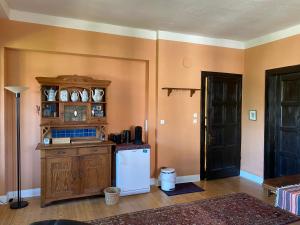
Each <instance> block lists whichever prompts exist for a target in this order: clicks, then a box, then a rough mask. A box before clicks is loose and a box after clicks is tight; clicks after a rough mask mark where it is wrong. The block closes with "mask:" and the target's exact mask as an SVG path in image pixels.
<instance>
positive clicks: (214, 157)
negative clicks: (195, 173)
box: [200, 72, 242, 179]
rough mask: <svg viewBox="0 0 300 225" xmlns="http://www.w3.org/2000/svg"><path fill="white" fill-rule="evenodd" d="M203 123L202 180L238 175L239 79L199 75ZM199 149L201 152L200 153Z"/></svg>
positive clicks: (235, 75)
mask: <svg viewBox="0 0 300 225" xmlns="http://www.w3.org/2000/svg"><path fill="white" fill-rule="evenodd" d="M202 76H203V77H202V82H204V83H202V97H203V98H202V101H203V100H204V104H202V106H203V107H204V109H205V110H204V112H203V113H204V120H202V121H203V123H202V127H203V129H202V133H204V135H203V136H202V137H203V138H202V139H201V146H202V148H201V149H203V150H204V154H201V155H202V157H201V158H203V156H204V158H205V161H204V162H203V160H202V162H201V164H202V167H201V168H202V172H201V173H200V174H201V177H202V179H203V178H206V179H216V178H223V177H230V176H238V175H239V174H240V159H241V90H242V76H241V75H237V74H224V73H215V72H203V73H202ZM203 139H204V140H203ZM203 150H202V151H203ZM203 171H204V173H203Z"/></svg>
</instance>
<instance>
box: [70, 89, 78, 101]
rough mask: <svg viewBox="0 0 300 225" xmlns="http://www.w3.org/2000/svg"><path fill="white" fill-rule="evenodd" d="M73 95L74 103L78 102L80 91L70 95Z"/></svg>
mask: <svg viewBox="0 0 300 225" xmlns="http://www.w3.org/2000/svg"><path fill="white" fill-rule="evenodd" d="M70 95H71V100H72V102H77V101H78V99H79V94H78V91H72V93H70Z"/></svg>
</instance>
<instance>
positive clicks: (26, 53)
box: [0, 20, 247, 195]
mask: <svg viewBox="0 0 300 225" xmlns="http://www.w3.org/2000/svg"><path fill="white" fill-rule="evenodd" d="M0 34H1V35H0V53H1V54H0V90H1V91H0V104H1V105H0V195H2V194H4V193H5V192H7V191H11V190H12V189H13V186H14V180H13V179H10V177H12V175H13V173H14V170H13V166H14V158H15V157H14V155H13V154H12V152H11V149H12V147H13V143H14V142H13V138H12V137H13V136H14V130H13V129H12V127H13V116H14V115H13V114H12V113H11V112H13V111H14V108H13V107H14V106H13V104H11V103H12V102H13V96H12V95H11V94H9V93H7V92H5V93H4V91H3V87H4V85H7V84H13V83H19V84H25V85H29V86H30V91H27V93H24V96H23V97H24V98H22V101H23V102H22V110H23V112H24V114H23V116H26V117H28V118H30V119H29V120H28V121H25V120H24V119H23V122H22V127H23V128H24V129H27V128H29V127H32V128H31V130H32V132H31V136H28V135H27V136H26V135H24V137H23V138H25V139H24V140H23V141H24V142H23V143H24V149H25V150H24V155H23V157H24V160H23V163H24V166H25V167H26V168H24V176H23V177H24V188H34V187H39V163H40V162H39V155H38V153H36V152H34V146H35V144H36V143H37V142H38V132H39V130H38V123H39V121H38V120H39V117H38V115H37V113H36V111H35V105H36V104H37V103H38V95H39V90H38V86H37V84H36V83H35V81H34V77H35V76H54V75H57V74H73V73H77V74H80V75H85V74H87V75H92V76H95V77H96V78H100V77H101V78H102V77H103V78H104V79H105V78H108V79H112V81H113V82H112V88H114V90H116V89H120V91H112V92H111V95H112V97H113V96H114V98H116V99H118V97H120V96H122V94H121V93H124V92H128V93H127V94H128V95H129V96H133V95H135V94H138V96H139V98H138V101H139V102H140V103H139V104H138V107H137V108H135V106H134V105H133V103H132V102H131V103H130V102H129V103H128V104H130V107H128V108H127V111H126V112H125V114H126V117H130V118H131V122H137V123H140V122H141V121H142V120H143V119H144V118H142V116H137V117H136V116H133V113H134V111H135V110H137V111H138V112H139V113H140V112H144V114H145V116H146V117H147V118H148V126H149V136H148V137H149V143H150V144H151V146H152V154H151V170H152V176H155V172H156V168H160V167H161V166H172V167H175V168H176V169H177V173H178V175H179V176H184V175H194V174H199V168H200V159H199V144H200V143H199V137H200V133H199V132H200V127H199V112H200V93H199V92H197V93H196V94H195V95H194V96H193V97H192V98H191V97H189V93H187V92H174V93H172V94H171V96H170V97H167V94H166V92H165V91H163V90H161V88H162V87H168V86H169V87H173V86H174V87H193V88H200V74H201V71H203V70H206V71H219V72H228V73H241V74H243V73H244V51H243V50H237V49H229V48H222V47H212V46H205V45H196V44H188V43H181V42H173V41H163V40H160V41H152V40H146V39H138V38H129V37H121V36H116V35H108V34H100V33H94V32H87V31H79V30H72V29H64V28H57V27H51V26H44V25H36V24H29V23H21V22H13V21H8V20H0ZM124 71H125V73H124ZM122 72H123V73H122ZM133 77H135V78H133ZM133 79H134V80H133ZM135 79H136V80H135ZM122 82H125V83H126V84H128V85H126V87H127V89H123V88H124V85H123V83H122ZM141 83H144V84H143V85H142V86H140V85H138V84H141ZM145 83H147V84H148V86H147V85H145ZM121 89H122V90H121ZM141 90H142V92H140V91H141ZM246 97H247V96H246ZM143 99H144V102H143V103H144V104H142V101H143ZM25 103H28V104H25ZM24 104H25V105H24ZM111 104H112V107H115V108H116V109H118V104H125V103H124V102H122V101H119V100H116V101H113V102H112V103H111ZM126 107H127V105H126ZM4 108H5V110H4ZM193 113H197V115H198V121H197V124H193ZM26 117H25V118H26ZM110 119H111V122H112V124H111V127H110V129H111V130H112V131H114V130H118V129H124V128H125V127H126V126H128V124H126V123H123V121H119V122H114V121H118V114H117V113H112V117H111V118H110ZM160 119H164V120H165V125H160V124H159V120H160ZM4 121H6V122H5V123H4ZM29 121H30V123H29ZM244 122H245V118H244V119H243V123H244ZM246 122H247V121H246ZM29 124H30V125H29ZM5 128H6V129H7V130H6V131H5V132H4V130H5ZM24 129H23V130H22V133H25V131H26V130H24ZM243 129H245V128H243ZM243 148H245V147H243ZM242 151H244V149H243V150H242ZM244 164H245V163H244ZM244 164H243V166H244Z"/></svg>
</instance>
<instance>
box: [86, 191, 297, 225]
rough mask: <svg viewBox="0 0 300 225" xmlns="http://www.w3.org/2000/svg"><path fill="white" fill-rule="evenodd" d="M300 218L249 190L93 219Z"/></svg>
mask: <svg viewBox="0 0 300 225" xmlns="http://www.w3.org/2000/svg"><path fill="white" fill-rule="evenodd" d="M298 220H300V217H297V216H294V215H293V214H290V213H288V212H286V211H283V210H281V209H278V208H275V207H273V206H271V205H268V204H266V203H264V202H262V201H260V200H258V199H256V198H254V197H251V196H249V195H247V194H245V193H237V194H230V195H225V196H222V197H216V198H211V199H205V200H200V201H195V202H190V203H183V204H176V205H171V206H166V207H162V208H156V209H148V210H143V211H138V212H133V213H126V214H122V215H118V216H112V217H107V218H103V219H98V220H93V221H90V222H89V223H90V224H93V225H283V224H289V223H292V222H295V221H298Z"/></svg>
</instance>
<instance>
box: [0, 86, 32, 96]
mask: <svg viewBox="0 0 300 225" xmlns="http://www.w3.org/2000/svg"><path fill="white" fill-rule="evenodd" d="M4 88H5V89H6V90H9V91H11V92H13V93H15V94H18V93H21V92H23V91H25V90H27V89H28V87H24V86H6V87H4Z"/></svg>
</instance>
